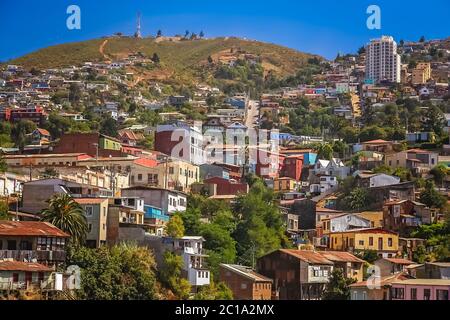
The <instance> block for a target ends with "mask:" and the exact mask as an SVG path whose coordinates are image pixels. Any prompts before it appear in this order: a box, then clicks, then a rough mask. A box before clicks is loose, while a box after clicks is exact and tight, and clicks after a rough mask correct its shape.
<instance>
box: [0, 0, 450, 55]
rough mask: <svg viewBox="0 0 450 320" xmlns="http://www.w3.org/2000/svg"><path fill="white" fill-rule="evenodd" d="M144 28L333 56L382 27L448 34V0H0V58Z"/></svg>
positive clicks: (408, 34) (398, 34) (409, 35)
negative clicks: (76, 19) (71, 16)
mask: <svg viewBox="0 0 450 320" xmlns="http://www.w3.org/2000/svg"><path fill="white" fill-rule="evenodd" d="M71 4H76V5H78V6H79V7H80V8H81V30H68V29H67V27H66V19H67V17H68V15H67V14H66V9H67V7H68V6H69V5H71ZM371 4H376V5H378V6H380V8H381V21H382V28H381V30H369V29H367V27H366V20H367V17H368V15H367V14H366V9H367V7H368V6H369V5H371ZM137 11H140V12H141V14H142V33H143V35H144V36H146V35H150V34H151V35H154V34H155V33H156V31H157V30H158V29H161V30H162V31H163V33H164V34H165V35H173V34H176V33H178V34H184V32H185V30H190V31H194V32H196V33H198V32H200V31H201V30H203V31H204V32H205V35H206V36H207V37H215V36H240V37H246V38H249V39H256V40H261V41H266V42H272V43H277V44H280V45H285V46H287V47H290V48H294V49H297V50H301V51H305V52H311V53H316V54H320V55H322V56H325V57H327V58H334V57H335V56H336V54H337V53H338V52H340V53H348V52H355V51H356V50H357V49H358V48H359V47H360V46H362V45H363V44H364V43H366V42H367V41H368V40H369V39H370V38H374V37H379V36H380V35H382V34H385V35H392V36H394V38H395V39H396V40H400V39H405V40H417V39H418V38H419V37H420V36H421V35H424V36H425V37H426V38H427V39H434V38H444V37H448V36H450V28H449V21H448V20H449V18H450V14H449V12H450V1H448V0H428V1H418V0H410V1H405V0H400V1H397V0H395V1H393V0H370V1H368V0H340V1H338V0H322V1H311V0H308V1H303V0H290V1H288V0H276V1H254V0H238V1H237V0H226V1H216V0H193V1H182V0H158V1H155V0H128V1H114V0H110V1H104V0H70V1H68V0H40V1H31V0H30V1H23V0H22V1H20V0H0V12H1V18H0V39H1V40H0V60H1V61H5V60H7V59H10V58H14V57H18V56H21V55H23V54H26V53H29V52H32V51H34V50H37V49H39V48H42V47H46V46H49V45H55V44H59V43H65V42H73V41H80V40H87V39H92V38H97V37H101V36H105V35H111V34H113V33H115V32H123V33H125V34H132V33H134V30H135V23H136V22H135V19H136V13H137Z"/></svg>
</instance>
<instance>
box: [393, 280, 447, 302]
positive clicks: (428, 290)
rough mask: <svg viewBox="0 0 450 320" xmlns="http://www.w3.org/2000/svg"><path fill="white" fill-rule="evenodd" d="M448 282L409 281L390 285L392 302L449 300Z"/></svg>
mask: <svg viewBox="0 0 450 320" xmlns="http://www.w3.org/2000/svg"><path fill="white" fill-rule="evenodd" d="M449 292H450V280H447V279H409V280H403V281H396V282H393V283H392V287H391V299H392V300H449Z"/></svg>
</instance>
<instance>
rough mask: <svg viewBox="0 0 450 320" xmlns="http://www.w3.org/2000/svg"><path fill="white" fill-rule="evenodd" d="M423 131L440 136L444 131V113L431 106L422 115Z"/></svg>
mask: <svg viewBox="0 0 450 320" xmlns="http://www.w3.org/2000/svg"><path fill="white" fill-rule="evenodd" d="M424 118H425V119H424V121H423V129H424V130H425V131H431V132H434V133H436V134H437V135H441V134H442V132H443V129H444V123H445V118H444V113H443V112H442V110H441V109H439V107H438V106H435V105H431V106H429V107H428V110H427V112H426V113H425V114H424Z"/></svg>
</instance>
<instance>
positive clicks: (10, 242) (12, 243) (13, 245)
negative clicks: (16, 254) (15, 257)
mask: <svg viewBox="0 0 450 320" xmlns="http://www.w3.org/2000/svg"><path fill="white" fill-rule="evenodd" d="M8 250H17V242H16V240H8Z"/></svg>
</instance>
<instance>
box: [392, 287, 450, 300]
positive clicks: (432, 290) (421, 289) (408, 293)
mask: <svg viewBox="0 0 450 320" xmlns="http://www.w3.org/2000/svg"><path fill="white" fill-rule="evenodd" d="M396 288H398V289H400V288H402V289H403V290H404V299H403V300H413V299H412V295H411V289H413V288H414V289H416V290H417V300H424V296H425V292H424V291H425V290H426V289H428V290H430V300H437V295H436V290H447V291H448V292H449V291H450V285H418V284H417V285H416V284H397V283H394V284H392V288H391V292H392V291H393V290H395V289H396ZM449 297H450V294H449ZM392 300H402V299H396V298H394V297H393V298H392Z"/></svg>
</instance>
